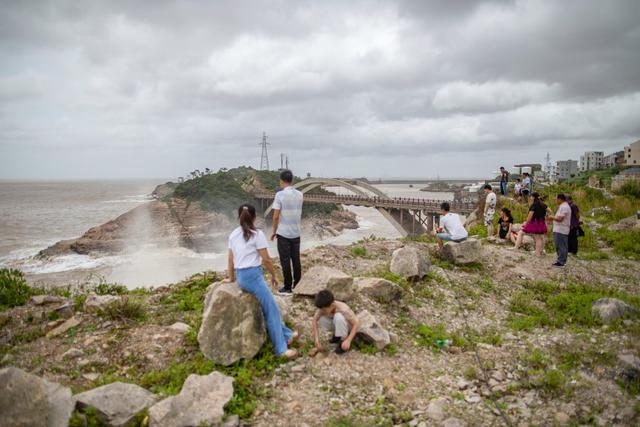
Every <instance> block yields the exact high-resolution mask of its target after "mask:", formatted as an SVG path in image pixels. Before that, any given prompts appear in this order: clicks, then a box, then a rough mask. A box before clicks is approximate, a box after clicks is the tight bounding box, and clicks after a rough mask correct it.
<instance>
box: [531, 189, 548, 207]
mask: <svg viewBox="0 0 640 427" xmlns="http://www.w3.org/2000/svg"><path fill="white" fill-rule="evenodd" d="M531 197H533V203H531V205H532V206H535V205H540V206H542V208H543V209H544V210H547V205H545V204H544V202H543V201H542V199H541V198H540V193H538V192H533V193H531Z"/></svg>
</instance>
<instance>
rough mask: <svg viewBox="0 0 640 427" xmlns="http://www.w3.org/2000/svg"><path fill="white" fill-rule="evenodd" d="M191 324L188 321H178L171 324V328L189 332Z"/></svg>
mask: <svg viewBox="0 0 640 427" xmlns="http://www.w3.org/2000/svg"><path fill="white" fill-rule="evenodd" d="M189 328H190V326H189V325H187V324H186V323H182V322H176V323H174V324H173V325H171V326H169V329H172V330H174V331H178V332H183V333H184V332H188V331H189Z"/></svg>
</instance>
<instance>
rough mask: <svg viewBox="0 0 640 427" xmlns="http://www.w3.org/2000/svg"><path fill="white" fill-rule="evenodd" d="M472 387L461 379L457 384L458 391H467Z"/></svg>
mask: <svg viewBox="0 0 640 427" xmlns="http://www.w3.org/2000/svg"><path fill="white" fill-rule="evenodd" d="M470 385H471V383H470V382H469V381H467V380H465V379H464V378H460V379H459V380H458V382H457V384H456V386H457V387H458V390H466V389H467V388H469V386H470Z"/></svg>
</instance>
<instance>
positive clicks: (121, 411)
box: [74, 382, 156, 427]
mask: <svg viewBox="0 0 640 427" xmlns="http://www.w3.org/2000/svg"><path fill="white" fill-rule="evenodd" d="M74 398H75V401H76V406H77V408H78V409H79V410H82V409H85V408H87V407H89V406H90V407H93V408H95V409H96V411H97V417H98V418H99V419H100V421H102V422H103V423H104V424H106V425H108V426H109V427H124V426H126V425H127V423H129V422H130V421H131V420H132V419H133V418H134V417H135V416H136V415H138V414H139V413H140V412H142V411H144V410H145V409H147V408H148V407H150V406H151V405H153V404H154V403H155V402H156V396H155V395H154V394H153V393H151V392H150V391H148V390H145V389H143V388H142V387H140V386H137V385H135V384H127V383H121V382H115V383H111V384H107V385H103V386H102V387H98V388H94V389H93V390H89V391H85V392H84V393H80V394H77V395H75V396H74Z"/></svg>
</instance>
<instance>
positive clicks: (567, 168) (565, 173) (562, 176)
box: [556, 160, 578, 182]
mask: <svg viewBox="0 0 640 427" xmlns="http://www.w3.org/2000/svg"><path fill="white" fill-rule="evenodd" d="M577 174H578V161H577V160H558V161H557V162H556V182H560V181H564V180H567V179H569V178H571V177H572V176H576V175H577Z"/></svg>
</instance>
